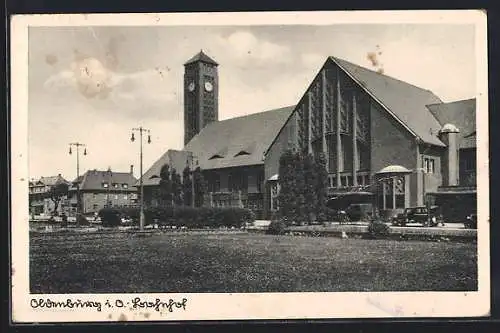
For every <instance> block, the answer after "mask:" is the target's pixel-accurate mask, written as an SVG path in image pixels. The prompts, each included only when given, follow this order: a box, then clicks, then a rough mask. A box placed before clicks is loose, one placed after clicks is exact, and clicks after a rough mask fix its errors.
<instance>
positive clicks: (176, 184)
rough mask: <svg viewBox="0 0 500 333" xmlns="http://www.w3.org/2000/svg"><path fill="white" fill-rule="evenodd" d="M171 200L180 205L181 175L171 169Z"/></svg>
mask: <svg viewBox="0 0 500 333" xmlns="http://www.w3.org/2000/svg"><path fill="white" fill-rule="evenodd" d="M171 180H172V202H173V204H174V205H177V206H180V205H182V181H181V176H180V175H179V174H178V173H177V171H176V170H175V169H172V178H171Z"/></svg>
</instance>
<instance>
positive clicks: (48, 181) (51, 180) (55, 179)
mask: <svg viewBox="0 0 500 333" xmlns="http://www.w3.org/2000/svg"><path fill="white" fill-rule="evenodd" d="M39 182H40V183H41V184H44V185H46V186H54V185H57V184H60V183H68V181H67V180H66V179H64V178H63V177H62V176H61V175H57V176H49V177H41V178H40V180H39Z"/></svg>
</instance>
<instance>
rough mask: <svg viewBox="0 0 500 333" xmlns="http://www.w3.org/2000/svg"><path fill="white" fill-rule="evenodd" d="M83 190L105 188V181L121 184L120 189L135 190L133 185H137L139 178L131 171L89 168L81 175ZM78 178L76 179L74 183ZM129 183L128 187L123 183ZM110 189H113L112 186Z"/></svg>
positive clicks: (81, 187)
mask: <svg viewBox="0 0 500 333" xmlns="http://www.w3.org/2000/svg"><path fill="white" fill-rule="evenodd" d="M80 179H81V184H80V189H81V190H103V189H105V188H104V187H103V185H102V184H103V183H111V184H120V190H129V191H135V189H134V188H131V187H132V186H135V183H136V181H137V179H136V178H135V177H134V176H133V175H132V174H131V173H129V172H114V171H112V172H110V171H101V170H88V171H86V172H85V174H83V176H80ZM77 182H78V180H77V179H75V180H74V183H77ZM122 184H127V185H128V186H127V188H123V187H122V186H121V185H122ZM110 190H113V188H112V187H111V188H110Z"/></svg>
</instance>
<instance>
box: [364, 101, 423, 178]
mask: <svg viewBox="0 0 500 333" xmlns="http://www.w3.org/2000/svg"><path fill="white" fill-rule="evenodd" d="M371 120H372V121H371V125H370V127H371V134H372V135H371V156H372V159H371V165H370V169H371V170H372V172H377V171H379V170H380V169H382V168H384V167H386V166H388V165H401V166H404V167H405V168H408V169H409V170H412V169H415V165H416V141H415V139H414V138H413V137H412V135H411V134H410V133H408V132H407V130H406V129H405V128H403V126H402V125H400V124H399V123H397V122H396V120H394V119H393V118H392V117H391V116H390V115H389V114H388V113H387V112H386V111H385V110H383V109H382V107H381V106H379V105H377V104H375V103H372V104H371Z"/></svg>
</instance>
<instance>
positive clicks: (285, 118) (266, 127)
mask: <svg viewBox="0 0 500 333" xmlns="http://www.w3.org/2000/svg"><path fill="white" fill-rule="evenodd" d="M184 68H185V74H184V129H185V132H184V141H185V147H184V149H183V150H181V151H176V150H168V151H167V152H166V153H165V154H164V155H163V156H161V157H160V158H159V159H158V160H157V161H156V162H155V163H154V164H153V166H151V168H150V169H149V170H147V172H146V173H145V174H144V177H143V180H144V186H145V202H146V205H149V206H154V205H157V204H158V203H157V202H156V201H155V193H157V192H155V191H157V190H158V186H159V174H160V169H161V167H162V166H163V165H164V164H170V165H171V166H173V167H174V168H175V169H176V170H177V171H178V172H179V173H182V170H183V169H184V168H185V166H186V165H198V166H200V168H201V169H202V170H203V174H204V176H205V178H206V179H207V181H208V188H209V193H208V194H207V198H206V200H205V201H204V202H205V204H206V205H212V206H227V205H231V206H233V205H239V206H245V207H249V208H251V209H254V210H255V211H257V212H262V216H263V217H264V218H266V217H269V213H270V211H271V210H274V209H276V208H277V205H276V200H275V199H276V195H277V193H278V190H279V186H278V184H279V175H278V169H279V158H280V156H281V154H282V153H283V152H284V151H285V150H286V149H295V150H299V151H302V152H305V153H311V154H313V155H315V154H318V153H324V154H325V156H326V157H327V170H328V183H329V195H330V196H331V197H335V196H341V195H344V196H345V195H349V194H354V193H360V192H363V193H366V194H369V195H371V196H372V198H373V202H374V203H375V205H376V207H377V208H378V209H379V210H380V211H381V212H387V213H388V214H393V213H394V212H395V211H399V210H401V209H403V208H405V207H412V206H422V205H424V204H426V201H427V200H426V198H429V195H431V194H432V195H434V196H433V200H434V202H436V198H438V200H437V201H438V202H439V200H440V199H439V198H442V197H443V196H444V195H445V194H442V193H453V194H454V195H455V196H456V197H460V198H463V200H464V202H467V205H466V208H464V211H462V212H458V213H457V212H455V213H454V214H455V216H462V215H463V217H465V215H466V214H468V213H471V212H472V211H470V210H475V193H476V187H475V185H476V182H475V172H476V171H475V170H476V160H475V156H476V142H475V117H476V106H475V105H476V103H475V99H471V100H467V101H456V102H453V103H444V102H443V101H442V100H441V99H440V98H439V97H438V96H436V95H435V94H434V93H433V92H431V91H429V90H426V89H423V88H419V87H416V86H414V85H411V84H409V83H406V82H403V81H401V80H398V79H395V78H391V77H389V76H387V75H384V74H381V73H378V72H376V71H372V70H369V69H366V68H364V67H361V66H358V65H356V64H353V63H350V62H348V61H345V60H342V59H338V58H335V57H328V58H327V59H326V61H325V63H324V64H323V66H322V67H321V68H320V69H319V71H318V73H317V75H316V76H315V77H314V79H313V80H312V82H311V83H310V85H309V87H308V88H307V90H306V91H305V92H304V94H303V96H302V97H301V99H300V100H299V101H297V104H296V105H294V106H287V107H283V108H280V109H275V110H269V111H259V110H256V112H257V113H254V114H249V115H246V116H243V117H237V118H233V119H227V120H222V121H219V120H218V114H219V112H218V105H219V103H218V94H219V91H220V89H223V87H219V82H218V64H217V63H216V62H215V61H214V60H213V59H212V58H210V57H209V56H207V55H206V54H205V53H203V51H201V52H200V53H198V54H197V55H195V56H194V57H193V58H192V59H190V60H189V61H187V62H186V63H185V64H184ZM444 201H446V200H444Z"/></svg>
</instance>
